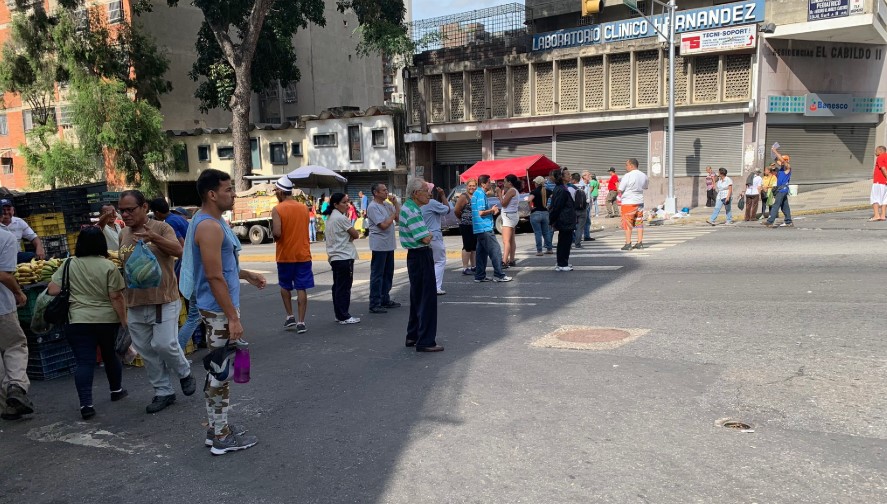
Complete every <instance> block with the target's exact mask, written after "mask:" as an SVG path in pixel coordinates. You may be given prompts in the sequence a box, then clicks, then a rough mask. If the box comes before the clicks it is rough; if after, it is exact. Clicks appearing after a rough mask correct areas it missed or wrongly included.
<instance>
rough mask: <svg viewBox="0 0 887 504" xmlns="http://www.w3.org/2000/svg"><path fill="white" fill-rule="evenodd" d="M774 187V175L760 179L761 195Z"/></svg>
mask: <svg viewBox="0 0 887 504" xmlns="http://www.w3.org/2000/svg"><path fill="white" fill-rule="evenodd" d="M774 187H776V175H764V177H763V178H762V179H761V193H762V194H763V193H765V192H767V190H768V189H772V188H774Z"/></svg>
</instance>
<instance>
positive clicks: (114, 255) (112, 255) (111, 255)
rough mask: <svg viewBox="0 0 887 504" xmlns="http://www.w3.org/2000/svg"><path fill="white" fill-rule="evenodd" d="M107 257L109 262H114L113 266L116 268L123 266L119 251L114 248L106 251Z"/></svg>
mask: <svg viewBox="0 0 887 504" xmlns="http://www.w3.org/2000/svg"><path fill="white" fill-rule="evenodd" d="M108 259H110V260H111V262H112V263H114V266H117V268H118V269H120V268H122V267H123V261H121V260H120V253H119V252H117V251H116V250H109V251H108Z"/></svg>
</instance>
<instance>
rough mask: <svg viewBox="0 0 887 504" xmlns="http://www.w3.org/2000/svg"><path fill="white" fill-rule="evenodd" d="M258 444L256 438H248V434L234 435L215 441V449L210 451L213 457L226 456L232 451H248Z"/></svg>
mask: <svg viewBox="0 0 887 504" xmlns="http://www.w3.org/2000/svg"><path fill="white" fill-rule="evenodd" d="M258 442H259V440H258V439H257V438H256V436H247V435H246V434H242V435H240V436H238V435H236V434H233V433H232V434H228V435H227V436H225V437H223V438H215V439H213V447H212V449H211V450H210V451H211V452H212V454H213V455H224V454H226V453H228V452H232V451H238V450H246V449H247V448H251V447H253V446H255V445H256V443H258Z"/></svg>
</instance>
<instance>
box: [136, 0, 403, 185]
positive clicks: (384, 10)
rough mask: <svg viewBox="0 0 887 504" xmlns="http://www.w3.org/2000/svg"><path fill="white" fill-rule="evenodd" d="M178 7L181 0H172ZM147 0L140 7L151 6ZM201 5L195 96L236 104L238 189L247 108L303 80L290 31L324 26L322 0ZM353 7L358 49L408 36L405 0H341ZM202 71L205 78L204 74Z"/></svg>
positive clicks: (386, 45)
mask: <svg viewBox="0 0 887 504" xmlns="http://www.w3.org/2000/svg"><path fill="white" fill-rule="evenodd" d="M167 3H168V4H169V5H170V6H171V7H174V6H176V5H178V3H179V0H167ZM146 4H147V2H143V3H142V4H140V8H144V9H146V10H150V5H146ZM191 4H192V5H194V6H195V7H197V8H199V9H200V10H201V11H202V12H203V16H204V22H203V25H202V26H201V28H200V31H199V33H198V35H197V45H196V47H197V53H198V58H197V61H196V62H195V63H194V66H193V68H192V70H191V73H190V76H191V78H192V79H194V80H195V81H198V82H200V84H199V86H198V88H197V92H196V94H195V96H196V97H197V98H198V99H199V100H200V108H201V110H203V111H206V110H209V109H213V108H224V109H227V110H230V111H231V112H232V121H231V131H232V137H233V142H234V174H233V178H234V181H235V184H236V186H237V188H238V189H239V190H242V189H245V188H246V181H245V179H244V178H243V177H244V175H245V173H246V171H247V167H248V166H250V145H249V116H250V101H251V98H252V93H253V92H254V91H255V92H260V91H262V90H264V89H265V88H267V87H269V86H270V85H272V84H276V82H277V81H280V82H295V81H298V80H299V70H298V67H296V54H295V51H294V49H293V44H292V38H293V35H294V34H295V33H296V31H297V30H298V29H300V28H305V27H307V26H308V23H314V24H316V25H319V26H324V25H325V23H326V20H325V18H324V15H323V9H324V0H300V1H290V0H280V1H277V0H192V1H191ZM337 8H338V10H339V11H340V12H345V11H347V10H351V11H353V12H354V13H355V14H356V15H357V20H358V23H359V25H360V30H361V42H360V45H359V46H358V50H359V51H362V52H363V53H364V54H366V53H370V52H382V51H385V50H388V49H390V48H391V47H392V46H397V45H398V44H401V43H403V41H404V40H406V39H407V34H406V27H405V26H404V25H403V16H404V5H403V0H339V1H338V2H337ZM200 79H203V81H200Z"/></svg>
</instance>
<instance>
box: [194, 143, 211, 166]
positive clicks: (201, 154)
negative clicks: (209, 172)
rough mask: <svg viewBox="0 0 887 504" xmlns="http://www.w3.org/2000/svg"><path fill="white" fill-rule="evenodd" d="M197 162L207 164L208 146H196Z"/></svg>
mask: <svg viewBox="0 0 887 504" xmlns="http://www.w3.org/2000/svg"><path fill="white" fill-rule="evenodd" d="M197 160H198V161H200V162H209V145H198V146H197Z"/></svg>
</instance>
